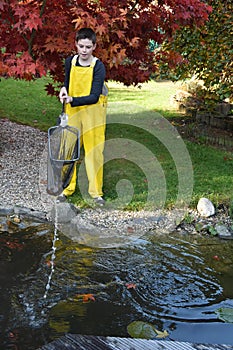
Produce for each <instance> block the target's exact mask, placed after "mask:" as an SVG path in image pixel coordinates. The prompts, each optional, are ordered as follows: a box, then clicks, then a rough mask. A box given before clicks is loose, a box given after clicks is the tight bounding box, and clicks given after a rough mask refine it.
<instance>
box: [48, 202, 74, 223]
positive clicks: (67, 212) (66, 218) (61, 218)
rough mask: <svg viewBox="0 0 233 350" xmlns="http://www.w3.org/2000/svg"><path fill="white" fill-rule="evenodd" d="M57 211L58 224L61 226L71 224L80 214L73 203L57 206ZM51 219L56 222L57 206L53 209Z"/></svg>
mask: <svg viewBox="0 0 233 350" xmlns="http://www.w3.org/2000/svg"><path fill="white" fill-rule="evenodd" d="M56 210H57V222H58V223H59V224H66V223H70V222H71V221H72V219H74V218H75V217H76V216H77V214H78V212H79V211H78V209H77V208H76V207H75V206H74V205H73V204H71V203H67V202H64V203H58V204H56ZM50 218H51V219H52V220H53V221H54V220H55V206H54V207H53V208H52V210H51V212H50Z"/></svg>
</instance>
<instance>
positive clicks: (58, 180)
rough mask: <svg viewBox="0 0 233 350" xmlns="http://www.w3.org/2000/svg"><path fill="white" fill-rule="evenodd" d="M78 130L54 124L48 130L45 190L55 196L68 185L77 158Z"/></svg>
mask: <svg viewBox="0 0 233 350" xmlns="http://www.w3.org/2000/svg"><path fill="white" fill-rule="evenodd" d="M79 149H80V147H79V130H78V129H76V128H74V127H71V126H68V125H67V126H65V127H62V126H55V127H52V128H50V129H49V130H48V162H47V192H48V193H49V194H51V195H54V196H57V195H59V194H61V193H62V191H63V190H64V189H65V188H66V187H67V186H68V185H69V183H70V180H71V177H72V175H73V172H74V166H75V162H76V161H77V160H78V159H79Z"/></svg>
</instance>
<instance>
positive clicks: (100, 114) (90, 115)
mask: <svg viewBox="0 0 233 350" xmlns="http://www.w3.org/2000/svg"><path fill="white" fill-rule="evenodd" d="M70 108H72V107H70ZM70 108H68V110H67V112H68V113H67V114H68V115H71V113H69V112H70ZM68 124H69V125H71V126H74V127H76V128H77V129H79V130H80V147H81V146H82V145H83V147H84V153H85V167H86V173H87V178H88V181H89V186H88V193H89V194H90V196H91V197H93V198H95V197H99V196H102V195H103V191H102V187H103V163H104V157H103V151H104V142H105V125H106V96H103V95H101V96H100V99H99V101H98V103H96V104H94V105H90V106H85V107H80V108H79V110H78V111H77V112H76V113H75V114H72V115H71V116H69V120H68ZM76 178H77V170H76V165H75V169H74V173H73V176H72V179H71V181H70V184H69V185H68V187H66V188H65V189H64V191H63V194H64V195H65V196H70V195H71V194H73V193H74V191H75V188H76V181H77V179H76Z"/></svg>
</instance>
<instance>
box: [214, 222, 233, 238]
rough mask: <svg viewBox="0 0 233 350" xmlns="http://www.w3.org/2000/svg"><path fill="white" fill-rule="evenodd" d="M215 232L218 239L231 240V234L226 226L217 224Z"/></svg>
mask: <svg viewBox="0 0 233 350" xmlns="http://www.w3.org/2000/svg"><path fill="white" fill-rule="evenodd" d="M215 230H216V232H217V234H218V236H219V238H223V239H233V236H232V233H231V231H230V230H229V229H228V227H227V226H225V225H223V224H217V225H216V226H215Z"/></svg>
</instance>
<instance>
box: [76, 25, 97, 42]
mask: <svg viewBox="0 0 233 350" xmlns="http://www.w3.org/2000/svg"><path fill="white" fill-rule="evenodd" d="M81 39H89V40H91V41H92V43H93V44H95V43H96V34H95V32H94V31H93V30H92V29H91V28H82V29H80V30H79V31H78V32H77V33H76V37H75V40H76V41H77V42H78V41H79V40H81Z"/></svg>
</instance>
